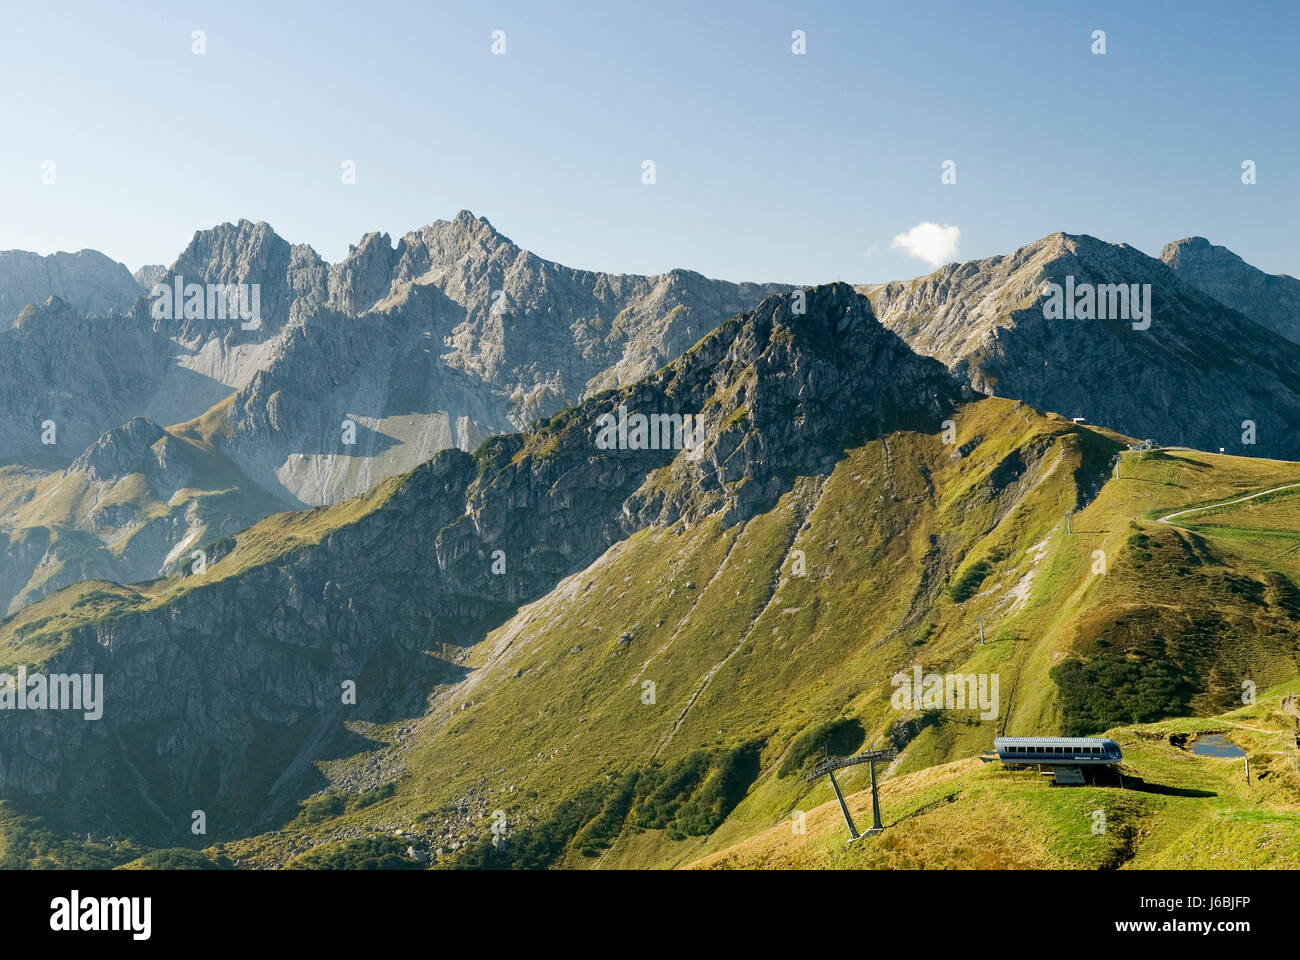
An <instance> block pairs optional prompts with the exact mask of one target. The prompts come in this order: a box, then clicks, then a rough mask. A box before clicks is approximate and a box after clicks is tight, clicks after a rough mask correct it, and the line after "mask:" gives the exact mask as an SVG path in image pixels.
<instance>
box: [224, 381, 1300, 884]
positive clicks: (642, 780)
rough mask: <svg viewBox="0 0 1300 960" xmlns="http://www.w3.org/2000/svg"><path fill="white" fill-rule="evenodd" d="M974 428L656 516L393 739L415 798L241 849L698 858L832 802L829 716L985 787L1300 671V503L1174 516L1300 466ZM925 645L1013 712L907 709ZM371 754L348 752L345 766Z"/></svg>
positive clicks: (340, 774)
mask: <svg viewBox="0 0 1300 960" xmlns="http://www.w3.org/2000/svg"><path fill="white" fill-rule="evenodd" d="M957 427H958V437H957V443H956V444H954V445H945V444H943V443H941V442H940V439H939V437H937V436H925V435H920V434H908V433H898V434H893V435H891V436H889V437H886V438H884V439H882V440H877V441H873V442H871V443H869V444H867V445H865V446H863V447H861V448H858V449H854V450H851V451H848V452H847V453H846V455H845V457H844V459H843V461H842V462H841V463H840V465H839V466H838V467H837V468H836V469H835V471H834V472H833V473H832V474H831V475H830V476H829V477H827V478H817V477H810V478H804V479H803V480H801V481H799V482H798V483H797V484H796V485H795V487H794V488H793V489H792V490H791V491H790V492H789V493H787V494H786V495H785V496H784V497H783V498H782V499H781V501H780V503H779V504H778V505H777V507H776V508H774V509H773V510H771V511H768V512H767V513H765V514H760V515H759V516H756V517H754V518H753V519H752V520H750V521H749V522H748V523H745V524H741V525H737V526H734V527H732V528H729V529H721V528H720V526H719V524H718V522H717V521H716V520H709V521H706V522H704V523H701V524H699V525H698V526H695V527H690V528H688V527H686V526H685V525H683V524H678V525H675V526H673V527H671V528H669V529H667V530H644V531H642V532H640V533H638V534H636V535H634V536H633V537H631V538H630V539H629V540H627V541H625V542H624V543H621V544H619V545H617V546H616V547H614V548H613V549H611V550H610V551H609V552H608V553H607V554H606V555H605V556H604V557H602V558H601V559H600V560H599V561H598V562H597V563H596V564H594V565H593V566H592V567H590V568H589V569H587V570H584V571H582V572H581V573H579V574H576V575H574V576H572V577H570V578H569V579H568V580H567V581H565V582H564V583H562V584H561V585H560V586H559V587H558V588H557V589H556V590H554V591H553V592H552V593H550V594H549V595H547V596H546V597H544V598H543V599H541V600H539V601H537V602H535V603H533V604H530V605H528V606H526V607H525V608H523V609H522V610H521V611H520V612H519V614H518V615H517V616H515V617H514V618H513V619H512V620H510V621H509V622H508V623H506V624H505V625H503V626H502V627H500V628H499V629H498V630H496V631H494V632H493V633H492V634H491V635H490V636H489V637H488V639H487V640H486V641H485V642H483V643H482V644H480V645H479V646H478V647H476V648H475V649H474V650H473V651H472V653H471V655H470V660H469V662H468V663H467V664H466V665H467V666H469V667H471V668H473V669H472V672H471V673H470V675H469V677H468V679H467V680H466V681H465V682H463V683H462V684H459V685H457V686H454V687H452V688H449V689H448V690H446V691H444V692H442V693H441V694H440V695H439V696H437V697H435V698H434V700H433V701H432V704H431V708H430V711H429V713H428V714H427V715H426V716H425V717H424V718H423V719H421V720H419V721H418V722H417V723H416V724H415V725H414V727H409V726H407V727H404V728H403V729H402V730H400V731H397V730H389V731H379V730H374V729H369V730H367V735H368V736H370V737H372V738H375V739H378V740H380V741H381V742H383V741H387V742H390V743H391V744H392V746H391V747H390V748H389V750H388V751H387V752H386V754H385V755H386V756H387V757H388V758H389V759H391V760H392V761H393V762H394V763H395V764H396V769H398V770H400V771H401V773H400V775H399V777H398V779H397V781H396V790H395V792H394V794H393V796H392V797H389V798H386V799H384V800H383V801H382V802H378V803H374V804H372V805H366V806H365V807H359V808H355V809H351V808H350V809H347V810H345V811H342V812H341V813H340V814H339V815H338V816H331V817H326V818H323V819H319V820H316V821H314V822H302V821H301V820H300V821H296V822H295V823H294V824H291V825H289V826H288V827H286V828H285V829H284V830H282V831H277V832H273V833H271V834H266V835H263V836H260V837H256V838H251V839H250V840H247V841H244V842H242V843H240V844H235V845H233V849H234V850H235V851H236V852H237V854H238V856H239V857H242V858H244V859H246V861H248V862H252V863H261V864H265V865H274V864H276V863H282V862H285V861H286V860H288V859H290V856H291V850H293V849H301V848H304V847H311V846H313V845H315V844H318V843H320V842H321V841H322V840H327V839H328V840H329V841H330V842H331V843H333V844H336V845H339V844H341V845H342V846H341V847H340V848H339V852H338V853H337V855H338V856H339V857H341V858H342V859H343V860H345V861H346V859H347V857H348V856H349V854H348V853H347V850H348V847H347V844H348V843H349V842H352V841H347V840H340V839H339V838H340V837H346V836H349V835H351V834H365V833H366V832H368V831H375V830H388V829H390V828H392V827H398V826H400V828H401V829H404V830H406V831H408V833H413V834H414V835H416V836H417V837H420V838H422V840H421V842H427V843H428V845H429V847H430V849H431V850H433V851H434V852H435V854H436V851H437V849H438V848H442V849H443V850H444V853H443V854H442V855H441V856H435V862H437V863H438V864H440V865H447V866H466V865H476V864H489V865H491V864H495V865H512V866H590V865H599V866H674V865H684V864H686V863H688V862H691V861H693V860H695V859H697V858H698V857H700V856H702V855H706V854H708V853H709V852H710V851H717V850H721V849H723V848H725V847H727V846H729V845H731V844H733V843H736V842H739V841H742V840H744V839H745V838H746V837H749V836H751V835H753V834H755V833H756V832H758V831H761V830H764V829H767V828H768V827H770V826H771V825H772V824H773V823H774V822H776V821H777V820H779V819H780V818H781V817H783V816H785V815H786V814H787V813H788V812H789V811H790V810H792V809H794V808H795V807H797V806H803V807H804V808H805V809H807V808H808V807H807V805H808V804H809V803H810V802H820V800H818V799H817V795H816V791H814V792H813V793H812V794H810V793H809V788H808V787H807V785H805V784H804V783H803V781H802V778H801V777H800V776H799V775H798V774H799V772H800V771H801V770H802V769H806V768H807V765H808V763H810V762H811V759H815V756H819V755H820V749H819V748H820V746H821V744H822V742H823V741H826V740H828V735H829V739H830V741H831V742H833V743H835V744H837V745H838V748H839V749H842V750H843V751H844V752H847V751H849V750H852V749H856V747H857V746H858V745H860V744H881V743H885V742H888V741H890V740H892V741H893V742H895V743H896V744H898V745H900V746H904V747H905V749H904V752H903V754H902V756H901V758H900V759H899V761H897V762H896V763H895V764H894V766H893V768H892V769H891V770H890V771H888V776H889V777H891V778H897V777H906V776H907V775H910V774H913V773H915V774H917V775H918V776H921V779H922V780H925V779H926V778H927V777H932V776H936V777H937V776H940V773H937V772H934V771H935V769H937V768H935V765H938V764H947V763H950V762H952V761H954V760H957V761H958V764H959V766H958V767H954V768H952V769H953V770H957V771H958V774H954V776H959V777H961V776H965V773H961V771H965V770H967V769H968V768H969V769H970V770H972V771H975V770H977V769H978V768H977V767H970V766H969V762H965V765H964V766H963V765H962V763H963V761H960V760H959V758H968V757H971V756H974V755H975V754H977V753H979V752H980V751H982V750H985V749H988V748H989V746H990V745H991V741H992V738H993V736H994V735H995V734H996V733H998V732H1003V731H1005V732H1007V733H1011V734H1027V733H1031V732H1038V733H1054V732H1085V731H1086V732H1101V731H1103V730H1106V729H1110V728H1113V727H1116V726H1120V725H1125V724H1134V723H1143V722H1150V721H1153V720H1157V719H1159V718H1160V717H1163V716H1168V715H1176V714H1192V715H1202V716H1208V715H1211V714H1214V713H1216V712H1218V711H1220V710H1223V709H1226V708H1227V707H1228V706H1230V705H1231V704H1232V703H1233V702H1240V700H1239V698H1240V695H1241V684H1242V683H1243V682H1245V681H1249V682H1250V683H1252V684H1254V685H1255V687H1256V688H1257V689H1259V690H1265V689H1267V688H1269V687H1272V686H1274V685H1276V684H1278V683H1281V682H1284V681H1286V680H1288V679H1289V678H1291V677H1294V676H1296V674H1297V673H1298V672H1300V669H1298V667H1297V663H1298V661H1300V649H1298V647H1297V631H1296V622H1297V610H1296V608H1295V606H1294V603H1295V587H1294V584H1295V583H1296V582H1297V581H1296V578H1297V577H1298V576H1300V570H1297V569H1296V565H1297V562H1300V558H1297V556H1296V554H1295V553H1294V552H1293V551H1291V550H1290V547H1291V545H1292V544H1293V538H1294V536H1296V535H1300V519H1298V518H1296V517H1292V516H1289V515H1287V514H1286V513H1285V512H1279V513H1277V514H1276V516H1273V517H1272V519H1271V520H1270V521H1269V522H1271V523H1273V524H1275V526H1267V527H1266V528H1265V527H1261V528H1259V529H1258V530H1255V531H1248V532H1247V533H1236V534H1234V535H1232V536H1230V537H1220V536H1218V535H1214V536H1211V534H1210V533H1208V532H1197V531H1195V530H1192V529H1190V528H1189V527H1176V526H1174V525H1172V524H1162V523H1159V522H1158V520H1157V519H1156V518H1157V517H1158V516H1159V515H1162V513H1163V512H1168V511H1172V510H1174V509H1177V508H1179V507H1182V506H1184V505H1190V504H1193V503H1204V502H1212V501H1216V500H1219V499H1226V498H1229V497H1233V496H1240V495H1242V493H1243V492H1247V493H1248V492H1252V491H1255V490H1260V489H1266V488H1268V487H1270V486H1273V485H1278V484H1282V483H1286V482H1291V481H1300V464H1293V463H1282V462H1273V461H1261V460H1247V459H1239V458H1232V457H1214V456H1210V455H1207V454H1202V453H1197V452H1192V451H1166V452H1161V453H1150V454H1147V455H1146V456H1145V457H1139V456H1138V455H1136V454H1131V453H1125V454H1124V455H1123V459H1122V462H1121V465H1120V478H1119V479H1118V480H1116V479H1114V478H1113V473H1112V472H1111V457H1112V455H1113V454H1114V453H1115V452H1116V451H1118V450H1121V449H1122V447H1123V444H1122V443H1121V442H1120V441H1119V439H1118V438H1116V437H1114V436H1113V435H1110V434H1108V433H1106V432H1105V431H1100V430H1095V429H1092V428H1087V427H1080V426H1076V425H1074V424H1071V423H1069V422H1067V421H1064V420H1062V419H1061V418H1058V417H1054V416H1046V417H1045V416H1041V415H1039V414H1037V413H1034V412H1033V411H1031V410H1029V409H1028V408H1025V407H1022V406H1020V405H1018V404H1015V403H1012V402H1009V401H1005V400H999V399H989V400H984V401H980V402H978V403H973V404H969V405H967V406H966V407H964V408H963V409H962V410H961V411H960V412H959V415H958V417H957ZM955 448H960V449H961V451H962V452H964V454H965V455H964V456H956V457H954V450H955ZM1252 503H1253V502H1252ZM1259 506H1261V507H1263V506H1267V504H1261V505H1259ZM1066 508H1072V509H1077V512H1076V513H1075V514H1074V515H1073V516H1072V518H1071V529H1072V531H1073V532H1072V533H1070V534H1068V535H1067V534H1066V532H1065V522H1064V517H1063V511H1064V510H1065V509H1066ZM1189 519H1190V518H1189ZM1262 522H1263V521H1261V523H1262ZM1096 551H1103V552H1104V553H1105V573H1101V572H1094V570H1100V567H1099V566H1098V555H1097V553H1096ZM800 554H802V556H800ZM799 565H801V569H802V573H803V575H798V573H799V572H800V570H799ZM978 617H983V618H984V621H985V635H986V639H987V642H986V643H984V644H980V643H979V641H978V630H979V627H978V622H977V618H978ZM913 665H920V666H921V667H922V668H923V669H924V670H925V671H927V672H929V671H938V672H947V671H960V672H965V673H986V674H987V673H996V674H997V675H998V677H999V681H1000V684H999V687H1000V689H999V692H1000V704H999V707H1000V711H999V714H998V716H997V717H996V718H994V719H991V720H982V719H981V718H980V717H979V716H978V715H977V714H976V713H975V712H973V711H945V710H937V711H936V710H928V711H919V712H918V711H912V710H905V711H897V710H895V709H893V708H892V707H891V704H890V694H891V693H892V691H893V688H892V686H891V683H890V677H891V676H892V675H893V674H894V673H895V672H896V671H910V670H911V668H912V666H913ZM647 684H653V687H650V686H647ZM651 693H653V695H651ZM810 745H811V746H810ZM792 757H793V759H794V760H795V761H801V762H788V761H791V758H792ZM362 762H363V761H362V760H360V759H352V760H348V759H344V760H340V761H334V762H332V763H331V764H327V765H325V766H326V771H327V773H329V774H330V775H331V776H334V777H335V778H336V779H337V780H338V781H339V782H340V783H347V782H351V781H353V780H355V775H354V773H355V769H356V767H357V766H358V765H359V764H360V763H362ZM364 762H369V758H366V760H365V761H364ZM783 766H784V768H785V769H784V770H783ZM943 769H948V768H943ZM1159 775H1163V773H1161V774H1159ZM857 776H859V774H856V773H852V774H849V775H848V777H847V780H848V782H849V784H850V786H853V785H855V777H857ZM1153 776H1155V774H1153ZM817 789H821V788H817ZM927 802H928V801H927ZM498 809H499V810H501V811H502V812H503V813H504V815H505V817H506V819H507V822H508V823H509V824H510V831H512V832H511V833H510V836H511V837H513V838H514V839H513V841H512V842H511V843H509V844H507V845H506V846H505V847H504V848H503V850H497V849H496V848H494V847H492V846H491V843H490V840H491V834H490V833H489V829H490V826H491V813H492V812H494V811H495V810H498ZM1007 809H1008V811H1011V812H1010V813H1008V815H1009V816H1010V815H1013V814H1014V807H1008V808H1007ZM462 810H468V811H469V813H468V814H465V813H462V812H461V811H462ZM475 810H482V811H484V813H483V814H482V815H476V814H475V813H474V811H475ZM1152 816H1154V817H1156V819H1159V816H1160V815H1159V814H1158V811H1157V813H1156V814H1153V815H1152ZM1153 822H1154V821H1153ZM448 825H451V832H450V833H448V832H447V829H448ZM449 837H455V838H456V841H455V842H457V843H458V844H463V845H461V846H459V849H457V850H455V851H452V850H450V849H449V844H448V843H447V842H446V840H447V838H449ZM503 851H504V852H503ZM1104 860H1105V858H1102V861H1099V862H1098V864H1101V863H1102V862H1103V861H1104ZM1010 862H1012V861H1008V863H1010ZM1044 862H1047V861H1044ZM1098 864H1094V865H1098Z"/></svg>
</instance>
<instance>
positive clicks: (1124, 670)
mask: <svg viewBox="0 0 1300 960" xmlns="http://www.w3.org/2000/svg"><path fill="white" fill-rule="evenodd" d="M1153 646H1154V647H1155V648H1156V650H1154V651H1142V652H1131V653H1129V654H1127V655H1126V654H1124V653H1122V652H1111V651H1109V650H1108V651H1106V652H1105V653H1104V654H1102V655H1100V656H1098V657H1095V658H1093V659H1092V660H1089V661H1087V662H1084V661H1081V660H1067V661H1065V662H1064V663H1061V664H1058V665H1057V666H1055V667H1053V668H1052V670H1051V674H1050V676H1051V678H1052V680H1053V681H1055V683H1056V685H1057V687H1058V688H1059V689H1060V691H1061V712H1062V714H1063V720H1062V728H1063V729H1062V733H1063V734H1064V735H1065V736H1067V737H1078V736H1085V735H1087V734H1093V733H1098V732H1100V731H1102V730H1105V729H1107V728H1109V727H1113V726H1116V725H1119V724H1127V723H1150V722H1151V721H1154V720H1159V719H1161V718H1163V717H1168V716H1176V715H1179V714H1183V713H1185V712H1186V708H1187V701H1188V699H1189V697H1190V694H1191V692H1192V691H1191V689H1190V687H1189V685H1188V683H1187V682H1186V680H1185V679H1184V678H1183V677H1182V676H1181V675H1180V674H1179V672H1178V671H1177V670H1176V669H1175V668H1174V667H1173V666H1172V665H1171V664H1170V663H1169V662H1168V660H1167V659H1166V658H1165V655H1164V644H1163V643H1161V642H1159V641H1158V640H1157V641H1156V642H1154V644H1153Z"/></svg>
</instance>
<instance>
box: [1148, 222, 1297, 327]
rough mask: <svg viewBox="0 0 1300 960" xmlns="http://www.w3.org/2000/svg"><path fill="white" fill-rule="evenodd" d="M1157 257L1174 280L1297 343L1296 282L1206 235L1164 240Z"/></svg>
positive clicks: (1292, 278) (1294, 279)
mask: <svg viewBox="0 0 1300 960" xmlns="http://www.w3.org/2000/svg"><path fill="white" fill-rule="evenodd" d="M1160 259H1161V260H1163V261H1164V262H1165V263H1166V264H1167V265H1168V266H1169V267H1170V269H1172V270H1173V271H1174V274H1175V276H1176V277H1177V278H1178V281H1179V282H1180V283H1182V284H1183V285H1184V286H1186V287H1189V288H1191V289H1195V290H1199V291H1201V292H1202V293H1205V294H1208V295H1209V296H1211V297H1213V298H1214V299H1215V300H1218V301H1219V302H1220V303H1223V304H1226V305H1227V306H1229V307H1231V308H1232V309H1234V310H1236V311H1237V312H1238V313H1241V314H1244V315H1245V316H1247V317H1249V318H1250V319H1251V320H1254V321H1255V322H1256V323H1258V324H1261V325H1262V326H1265V327H1268V328H1269V329H1270V330H1272V331H1274V332H1275V333H1279V334H1281V335H1282V336H1284V337H1286V338H1287V339H1288V340H1290V341H1292V342H1293V343H1300V280H1297V279H1296V278H1295V277H1291V276H1287V275H1286V274H1284V273H1283V274H1267V273H1265V272H1264V271H1262V270H1259V269H1257V268H1255V267H1252V266H1251V265H1250V264H1249V263H1247V262H1246V261H1245V260H1243V259H1241V257H1239V256H1237V254H1235V253H1233V252H1232V251H1231V250H1229V249H1228V248H1227V247H1221V246H1216V245H1215V244H1212V243H1211V242H1210V241H1209V240H1207V239H1205V238H1204V237H1184V238H1183V239H1182V240H1176V241H1174V242H1173V243H1168V244H1165V247H1164V249H1163V250H1161V251H1160Z"/></svg>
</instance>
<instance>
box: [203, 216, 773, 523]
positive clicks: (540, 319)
mask: <svg viewBox="0 0 1300 960" xmlns="http://www.w3.org/2000/svg"><path fill="white" fill-rule="evenodd" d="M328 287H329V292H328V297H327V298H325V302H324V303H323V304H322V303H321V302H320V301H319V300H318V299H316V298H314V297H313V298H304V299H303V300H300V301H298V302H297V303H296V304H295V307H294V310H293V311H292V316H291V317H290V319H289V322H288V324H287V325H286V326H285V327H284V329H283V331H282V332H281V334H280V335H279V336H278V337H277V338H276V339H275V340H274V341H273V342H271V343H269V345H268V352H267V353H265V354H262V355H260V357H259V362H261V363H262V368H261V370H260V371H259V373H258V374H257V375H256V376H255V377H253V378H252V379H251V380H250V381H249V382H248V384H247V385H246V386H245V387H243V388H242V389H241V390H240V392H239V395H238V396H237V397H236V399H235V402H234V405H233V407H232V408H231V412H230V419H229V426H230V430H229V432H228V434H227V436H228V438H229V439H228V448H227V449H228V450H229V452H230V454H231V456H232V457H234V458H235V459H236V460H238V461H239V463H240V464H241V465H242V466H243V467H244V469H245V470H247V471H248V472H249V473H250V474H252V475H253V476H255V477H256V478H257V479H258V481H259V482H260V483H262V484H263V485H265V486H267V488H268V489H273V490H276V491H277V492H278V493H279V494H281V495H284V496H289V497H292V498H296V499H297V500H298V501H299V502H302V503H307V504H324V503H335V502H338V501H339V500H342V499H345V498H346V497H349V496H352V495H355V494H357V493H360V492H362V491H364V490H367V489H369V488H370V487H371V486H373V485H374V484H375V483H377V482H379V481H381V480H383V479H385V478H387V477H389V476H393V475H394V474H397V473H401V472H405V471H406V470H410V469H412V468H413V467H415V466H416V465H417V464H419V463H422V462H423V461H425V460H427V459H428V458H429V457H431V456H432V455H433V454H435V453H436V452H437V451H438V450H441V449H445V448H447V447H458V448H459V449H462V450H472V449H473V448H474V447H475V446H477V445H478V443H480V442H481V441H482V440H483V439H484V438H485V437H487V436H490V435H493V434H497V433H503V432H510V431H513V430H518V429H522V428H524V427H525V426H527V424H529V423H530V422H532V421H533V420H535V419H538V418H541V417H546V416H549V415H551V414H552V413H554V412H556V411H557V410H559V409H562V408H563V407H566V406H569V405H571V404H574V403H577V402H579V401H581V400H582V399H583V397H585V396H588V395H590V394H591V393H592V392H594V391H597V390H600V389H604V388H606V387H609V386H617V385H620V384H624V383H629V382H634V381H635V380H636V379H639V378H640V377H641V376H643V375H644V374H646V373H648V372H650V371H652V370H654V369H657V368H658V367H659V366H662V365H663V364H664V363H665V362H667V361H668V360H670V359H672V358H673V357H675V356H677V355H678V354H680V353H681V352H682V351H683V350H685V349H686V348H688V347H689V346H690V345H691V344H693V343H694V342H695V341H696V340H698V339H699V338H700V337H701V336H703V335H704V334H705V333H707V332H708V331H709V330H712V329H713V328H714V327H716V326H717V324H718V323H720V322H721V321H723V320H724V319H726V318H727V317H729V316H732V315H734V314H736V313H738V312H740V311H741V310H744V309H748V308H752V307H753V306H754V305H755V304H756V303H757V302H758V301H759V300H760V299H761V298H762V297H763V296H764V295H765V294H767V293H770V292H773V291H776V290H781V289H785V288H783V287H779V286H777V285H767V286H762V285H757V284H730V283H725V282H723V281H716V280H708V279H706V278H704V277H701V276H700V275H698V274H692V273H688V272H686V271H674V272H672V273H669V274H665V275H663V276H660V277H640V276H628V275H609V274H599V273H591V272H588V271H582V270H574V269H570V268H568V267H563V266H560V265H558V264H555V263H551V262H549V261H546V260H542V259H540V258H539V257H536V256H534V255H533V254H531V253H529V252H528V251H526V250H521V249H520V248H519V247H517V246H515V245H514V244H513V243H511V242H510V240H508V239H507V238H506V237H504V236H502V235H501V234H500V233H498V232H497V231H496V230H494V229H493V228H492V226H491V224H489V223H488V222H487V221H486V220H483V219H477V218H475V217H474V216H473V215H472V214H470V213H468V212H466V211H462V212H461V213H460V214H458V215H457V217H456V218H455V219H454V220H452V221H438V222H437V223H434V224H432V225H431V226H428V227H425V228H424V229H423V230H420V231H417V232H413V233H409V234H407V235H406V236H404V237H403V238H402V239H401V240H400V241H398V243H397V244H396V245H395V246H394V245H393V244H392V243H391V241H390V240H389V238H388V237H387V236H386V235H382V234H368V235H367V236H366V237H364V238H363V239H362V241H361V243H360V244H359V245H358V246H356V247H354V248H352V251H351V252H350V254H349V256H348V257H347V259H346V260H345V261H343V262H342V263H340V264H337V265H335V266H333V267H331V268H330V270H329V282H328ZM345 420H346V421H350V422H351V423H353V424H355V430H356V437H355V443H351V444H348V443H346V442H345V441H344V429H345V428H344V421H345Z"/></svg>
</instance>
